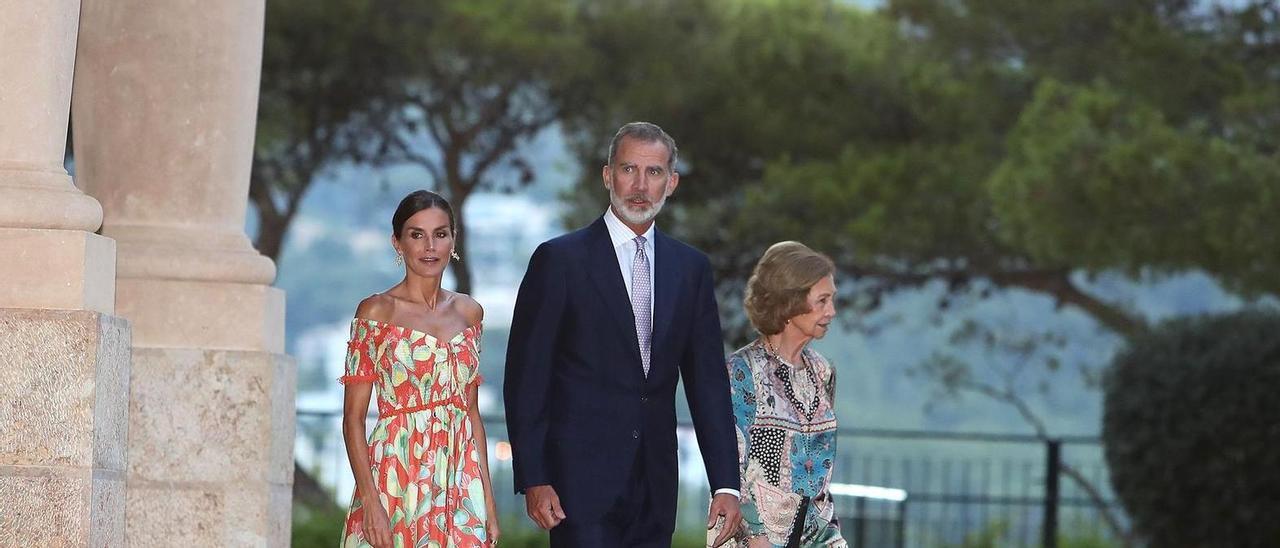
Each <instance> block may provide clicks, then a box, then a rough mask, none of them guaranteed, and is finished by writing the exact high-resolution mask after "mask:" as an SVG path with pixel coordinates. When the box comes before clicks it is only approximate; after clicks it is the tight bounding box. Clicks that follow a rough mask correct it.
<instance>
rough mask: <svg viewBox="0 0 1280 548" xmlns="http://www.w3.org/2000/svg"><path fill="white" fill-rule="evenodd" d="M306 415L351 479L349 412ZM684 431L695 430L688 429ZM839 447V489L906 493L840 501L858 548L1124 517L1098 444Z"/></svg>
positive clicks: (496, 431)
mask: <svg viewBox="0 0 1280 548" xmlns="http://www.w3.org/2000/svg"><path fill="white" fill-rule="evenodd" d="M297 413H298V418H299V428H298V431H299V438H300V440H299V448H298V449H299V451H298V452H299V457H300V458H301V457H303V456H304V454H305V456H307V457H309V458H308V459H304V466H309V467H312V468H317V469H320V470H323V473H321V474H320V476H321V477H320V478H318V479H320V481H321V482H322V483H323V482H329V483H330V484H332V481H333V479H332V478H336V477H338V476H339V475H342V474H346V475H350V470H349V468H345V469H344V467H345V466H346V459H345V449H344V448H343V447H342V440H341V433H340V428H339V426H338V422H339V417H340V414H341V413H340V411H331V410H319V411H317V410H298V412H297ZM373 418H374V417H373V416H370V419H373ZM505 426H506V425H505V422H504V420H503V418H502V417H487V418H485V428H486V430H487V431H488V434H489V442H490V444H491V446H493V444H495V443H496V442H499V441H502V440H504V439H505V435H506V428H505ZM317 427H318V428H317ZM680 427H681V428H682V429H691V425H688V424H681V425H680ZM837 439H838V443H839V453H840V456H839V457H838V461H837V466H836V470H835V473H834V478H833V482H835V483H840V484H850V485H858V486H874V487H885V488H893V489H900V490H903V491H905V493H906V496H905V498H904V499H903V500H884V499H877V498H871V497H865V496H852V495H837V496H836V511H837V515H838V516H839V517H840V518H841V528H842V531H843V532H844V533H845V536H846V538H847V539H848V540H849V543H850V544H851V545H852V546H854V547H856V548H862V547H870V546H898V547H903V546H913V547H914V546H950V545H959V544H962V543H964V542H965V541H966V539H972V538H976V537H977V536H987V537H989V538H990V537H995V538H998V539H1000V540H999V544H1000V545H1004V546H1044V547H1049V548H1052V547H1056V546H1057V545H1058V540H1059V538H1060V537H1061V536H1063V535H1068V536H1077V537H1079V536H1084V537H1090V538H1092V539H1096V540H1098V541H1100V542H1108V541H1110V542H1115V541H1114V539H1113V536H1112V535H1111V532H1110V531H1108V530H1106V529H1104V528H1103V527H1102V526H1101V525H1100V524H1101V523H1103V522H1104V520H1101V519H1098V518H1099V512H1103V511H1111V512H1117V513H1118V506H1117V505H1116V503H1115V502H1114V500H1113V499H1114V497H1113V495H1111V492H1110V489H1109V482H1108V481H1107V475H1106V473H1105V469H1104V467H1103V466H1102V458H1101V443H1100V441H1099V440H1098V438H1097V437H1093V436H1065V437H1059V438H1053V439H1044V438H1040V437H1037V436H1033V435H1025V434H1004V433H981V432H945V431H924V430H889V429H869V428H841V429H839V431H838V438H837ZM306 444H310V445H311V447H305V445H306ZM997 446H999V447H1000V448H999V449H994V448H995V447H997ZM304 448H305V450H304ZM993 452H994V453H998V454H999V455H1000V456H998V457H995V456H992V453H993ZM495 453H496V452H495V451H494V450H492V449H491V450H490V452H489V455H490V458H491V459H493V460H494V461H495V462H494V466H493V467H492V470H493V473H494V476H495V477H494V482H495V485H497V486H498V487H497V488H496V489H495V490H496V491H497V493H496V495H497V497H498V499H499V500H498V501H496V502H497V503H498V508H499V511H500V512H502V513H503V515H510V516H514V517H516V518H517V519H515V520H507V521H506V522H504V523H505V524H504V530H509V531H510V530H514V529H513V528H519V527H522V526H525V525H528V524H524V523H523V521H526V520H523V519H519V517H520V516H522V515H523V502H522V501H520V500H519V499H518V498H516V497H515V496H514V495H512V494H511V492H510V489H504V488H502V487H501V486H502V485H507V484H509V481H510V479H509V473H510V470H509V465H508V464H507V463H505V462H502V461H501V460H500V459H499V456H500V455H497V454H495ZM689 460H690V461H691V462H697V459H689ZM1068 460H1069V461H1070V462H1071V464H1072V465H1073V467H1074V468H1075V469H1076V470H1077V471H1079V472H1081V473H1082V474H1083V475H1084V476H1085V477H1086V478H1088V479H1090V480H1091V482H1092V483H1093V485H1094V487H1095V488H1096V489H1097V490H1098V491H1099V492H1101V493H1103V495H1104V497H1106V498H1105V499H1104V500H1103V501H1102V506H1103V507H1102V508H1100V507H1099V504H1098V503H1097V502H1096V501H1094V500H1093V499H1092V498H1090V497H1089V496H1087V493H1086V491H1085V490H1082V489H1080V488H1079V487H1078V486H1076V485H1075V483H1074V482H1073V481H1067V482H1062V481H1060V479H1059V478H1060V477H1061V475H1062V474H1061V464H1062V463H1063V462H1068ZM686 485H687V484H686ZM706 496H707V495H706V493H705V488H688V489H686V493H684V494H682V496H681V509H680V514H681V518H680V525H681V526H682V527H684V528H686V529H688V530H693V529H694V528H696V527H697V526H698V524H699V523H700V522H701V523H703V524H705V518H706V516H705V509H706V502H707V501H706ZM1121 519H1122V520H1123V516H1121ZM512 522H515V523H512Z"/></svg>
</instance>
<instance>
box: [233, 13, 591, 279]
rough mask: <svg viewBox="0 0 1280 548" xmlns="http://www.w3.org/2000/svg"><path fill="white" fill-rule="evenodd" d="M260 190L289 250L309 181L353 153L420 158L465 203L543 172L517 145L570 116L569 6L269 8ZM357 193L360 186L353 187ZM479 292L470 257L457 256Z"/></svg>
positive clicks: (362, 158) (360, 157)
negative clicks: (564, 105) (565, 113)
mask: <svg viewBox="0 0 1280 548" xmlns="http://www.w3.org/2000/svg"><path fill="white" fill-rule="evenodd" d="M269 7H270V10H269V11H268V14H267V41H266V48H265V50H266V51H265V54H264V55H265V59H264V65H263V66H264V69H263V79H262V99H261V107H260V109H259V125H258V128H259V129H258V149H257V154H256V155H255V163H254V171H253V185H252V191H251V194H252V197H253V200H254V202H255V204H257V206H258V211H259V215H260V217H261V220H262V223H261V226H262V232H261V234H260V236H259V239H258V245H259V250H260V251H262V252H263V253H265V254H267V255H270V256H272V257H273V258H276V257H278V254H279V250H280V245H281V243H282V241H283V238H284V234H285V231H286V230H287V228H288V224H289V222H291V220H292V218H293V216H294V215H295V214H296V213H297V207H298V204H299V203H300V202H301V200H302V198H303V196H305V193H306V191H307V189H308V187H309V186H310V185H311V184H312V183H313V182H314V181H316V180H317V179H318V178H319V177H321V176H323V175H324V173H325V170H326V169H330V168H332V167H334V166H338V165H343V164H346V163H368V164H376V165H382V166H388V165H401V164H409V165H414V166H417V167H419V168H421V169H422V170H424V171H425V173H426V177H424V180H423V182H422V186H423V187H425V188H431V189H433V190H436V191H438V192H440V193H441V194H443V195H445V196H446V197H448V198H449V199H450V201H451V202H452V205H453V208H454V211H455V213H456V214H457V220H458V232H457V236H456V238H457V250H458V252H459V253H460V254H461V255H462V256H463V257H464V258H465V257H466V253H467V245H466V241H467V240H466V238H467V235H468V233H467V226H468V223H467V222H466V221H467V220H466V215H465V209H464V206H465V205H466V201H467V198H468V197H470V195H471V193H472V192H474V191H476V190H478V189H481V188H486V189H490V190H514V189H518V188H521V187H523V186H524V185H527V184H528V183H529V182H531V181H532V180H533V177H534V174H535V172H536V169H537V168H538V167H539V166H537V165H536V164H535V163H533V162H531V161H529V160H528V159H526V158H523V157H521V156H520V154H519V147H520V145H521V144H522V143H523V142H524V141H526V140H528V139H530V138H532V137H533V136H535V135H536V134H537V133H538V132H540V131H542V130H544V129H545V128H547V127H548V126H549V125H550V124H552V123H553V122H555V121H556V120H557V119H558V118H559V113H560V106H559V103H553V102H552V101H551V100H550V97H551V96H552V94H553V93H554V94H555V96H556V97H560V98H562V99H563V98H569V97H572V96H573V95H574V93H575V92H574V91H573V90H574V89H576V88H577V87H576V85H575V84H574V83H575V82H577V81H578V79H579V78H580V76H579V72H578V71H577V70H576V69H575V67H578V66H579V63H577V60H578V58H580V57H582V56H584V55H586V54H587V53H586V52H585V51H584V50H583V49H582V47H581V44H580V41H579V39H578V34H577V33H576V31H575V30H574V27H573V26H572V25H571V19H570V14H571V12H570V11H569V3H567V2H520V1H515V0H502V1H491V2H468V1H456V0H433V1H424V2H396V1H389V0H378V1H372V2H369V1H361V2H356V1H350V0H324V1H322V2H314V1H296V0H282V1H280V2H272V3H270V4H269ZM353 191H355V192H358V191H359V190H358V189H353ZM454 273H455V277H456V279H457V289H458V290H459V291H462V292H469V291H470V287H471V273H470V265H469V264H468V263H467V262H466V261H465V260H464V261H459V262H457V263H456V264H455V268H454Z"/></svg>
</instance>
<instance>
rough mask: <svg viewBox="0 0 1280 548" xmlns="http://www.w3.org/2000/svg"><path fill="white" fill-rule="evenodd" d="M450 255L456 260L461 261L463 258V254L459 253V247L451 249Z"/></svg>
mask: <svg viewBox="0 0 1280 548" xmlns="http://www.w3.org/2000/svg"><path fill="white" fill-rule="evenodd" d="M449 256H450V257H453V260H455V261H461V260H462V256H461V255H458V250H457V249H450V250H449Z"/></svg>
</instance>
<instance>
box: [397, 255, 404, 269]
mask: <svg viewBox="0 0 1280 548" xmlns="http://www.w3.org/2000/svg"><path fill="white" fill-rule="evenodd" d="M396 265H397V266H404V256H403V255H401V254H399V253H396Z"/></svg>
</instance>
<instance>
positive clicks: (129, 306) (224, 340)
mask: <svg viewBox="0 0 1280 548" xmlns="http://www.w3.org/2000/svg"><path fill="white" fill-rule="evenodd" d="M116 311H117V314H119V315H120V316H123V317H125V318H128V319H129V321H130V322H132V324H133V340H134V344H135V345H136V346H139V347H149V348H208V349H216V350H249V351H263V352H272V353H279V354H282V353H284V292H283V291H281V290H279V289H276V288H274V287H269V286H265V285H257V284H235V283H215V282H193V281H175V280H143V279H120V280H119V281H118V283H117V287H116Z"/></svg>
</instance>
